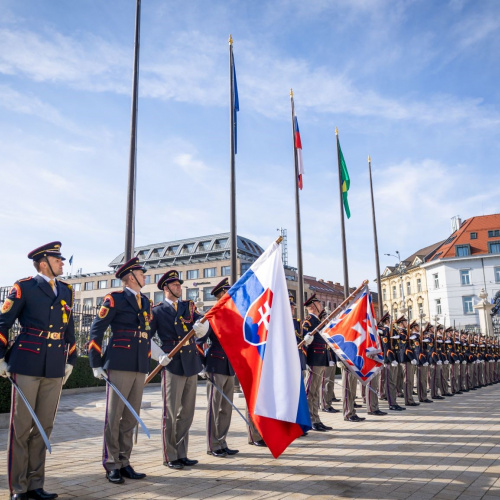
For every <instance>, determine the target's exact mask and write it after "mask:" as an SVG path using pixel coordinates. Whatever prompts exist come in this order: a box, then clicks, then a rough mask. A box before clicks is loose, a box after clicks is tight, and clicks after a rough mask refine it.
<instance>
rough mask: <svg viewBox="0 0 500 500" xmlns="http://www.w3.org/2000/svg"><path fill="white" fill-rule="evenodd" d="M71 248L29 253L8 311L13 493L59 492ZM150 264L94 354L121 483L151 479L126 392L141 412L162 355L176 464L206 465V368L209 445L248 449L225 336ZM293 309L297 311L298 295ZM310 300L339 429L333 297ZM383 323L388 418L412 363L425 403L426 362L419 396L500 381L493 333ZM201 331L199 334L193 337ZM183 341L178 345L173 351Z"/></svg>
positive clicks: (107, 445)
mask: <svg viewBox="0 0 500 500" xmlns="http://www.w3.org/2000/svg"><path fill="white" fill-rule="evenodd" d="M60 248H61V243H60V242H58V241H56V242H51V243H48V244H46V245H43V246H41V247H39V248H37V249H35V250H33V251H32V252H30V253H29V254H28V257H29V258H30V259H32V260H33V263H34V266H35V268H36V270H37V275H36V276H34V277H29V278H25V279H22V280H18V281H17V282H16V283H15V284H14V286H13V287H12V289H11V292H10V294H9V296H8V297H7V299H6V300H5V302H4V304H3V305H2V310H1V313H0V376H4V377H9V378H10V380H11V382H12V384H13V391H12V406H11V423H10V429H9V443H8V479H9V489H10V493H11V498H12V499H15V500H25V499H36V500H51V499H54V498H57V494H56V493H48V492H47V491H45V490H44V488H43V485H44V479H45V456H46V449H45V443H44V440H43V439H42V435H41V432H40V430H41V429H42V430H43V431H44V432H45V434H46V435H47V436H48V437H50V434H51V431H52V428H53V425H54V419H55V415H56V412H57V407H58V403H59V398H60V395H61V390H62V386H63V385H64V383H65V382H66V380H67V379H68V377H69V376H70V375H71V373H72V370H73V366H74V364H75V362H76V357H77V352H76V342H75V332H74V323H73V316H72V309H73V302H74V298H73V292H72V289H71V286H70V285H68V284H66V283H64V282H63V281H61V280H59V279H57V278H58V277H59V276H61V275H62V274H63V265H64V262H63V261H64V257H63V256H62V255H61V252H60ZM144 272H145V269H144V268H143V267H142V265H141V264H140V263H139V261H138V259H137V258H133V259H131V260H129V261H128V262H126V263H125V264H123V265H122V266H121V267H120V268H119V269H118V270H117V271H116V273H115V274H116V277H117V278H119V279H121V281H122V284H123V289H122V290H120V291H114V292H112V293H110V294H108V295H107V296H106V297H105V299H104V301H103V304H102V306H101V308H100V310H99V312H98V314H97V316H96V318H95V319H94V321H93V323H92V327H91V332H90V341H89V361H90V365H91V367H92V369H93V373H94V376H95V377H96V378H99V379H101V378H104V379H106V381H107V383H110V384H113V385H112V386H111V385H110V387H112V389H111V388H110V387H108V391H107V393H106V410H105V412H106V414H105V418H104V440H103V450H102V465H103V467H104V469H105V473H106V478H107V479H108V481H109V482H111V483H114V484H119V483H123V482H124V480H125V479H124V478H127V479H132V480H140V479H143V478H144V477H146V474H144V473H140V472H137V471H136V470H134V468H133V467H132V465H131V463H130V458H131V452H132V447H133V432H134V428H135V426H136V418H135V416H134V414H133V413H132V412H131V411H130V409H129V408H128V407H127V405H125V403H124V401H123V400H122V399H121V398H120V397H119V394H118V393H117V392H116V390H118V391H119V392H120V394H121V395H122V396H123V397H124V399H126V400H127V403H128V405H129V406H130V407H131V408H132V410H133V411H134V412H135V413H136V414H139V412H140V406H141V402H142V396H143V391H144V385H145V380H146V375H147V373H148V372H149V370H150V358H154V359H156V360H157V361H158V362H159V364H160V365H161V366H162V367H163V368H164V369H162V374H161V376H162V387H161V390H162V399H163V417H162V450H163V463H164V465H165V466H168V467H169V468H171V469H183V468H185V467H192V466H195V465H196V464H197V463H198V461H197V460H193V459H190V458H188V444H189V430H190V427H191V424H192V421H193V417H194V411H195V400H196V387H197V381H198V374H199V373H202V374H203V376H205V377H206V378H207V401H208V404H207V453H208V454H209V455H213V456H215V457H220V458H225V457H229V456H232V455H235V454H237V453H238V450H234V449H230V448H229V447H228V444H227V441H226V438H227V435H228V432H229V426H230V422H231V413H232V398H233V392H234V370H233V369H232V367H231V364H230V362H229V360H228V359H227V356H226V354H225V352H224V350H223V348H222V346H221V344H220V342H219V341H218V339H217V337H216V335H215V334H214V332H213V330H212V328H211V327H210V325H209V323H208V322H207V321H205V320H204V319H203V317H202V314H200V313H199V312H198V311H197V309H196V307H195V304H194V303H193V302H192V301H190V300H188V301H183V300H181V292H182V289H181V285H182V283H183V282H182V280H181V279H180V276H179V273H178V272H177V271H176V270H169V271H167V272H166V273H165V274H164V275H163V276H162V277H161V278H160V280H159V281H158V283H157V286H158V288H159V290H162V291H163V293H164V300H163V301H161V302H160V303H158V304H156V305H155V306H153V305H152V304H151V302H150V300H149V298H148V297H147V296H146V295H144V294H142V293H141V289H142V287H143V286H144V284H145V275H144ZM229 288H230V286H229V283H228V281H227V279H225V280H223V281H222V282H221V283H219V284H218V285H216V286H215V287H214V289H213V290H212V295H214V297H215V298H216V299H217V300H220V299H221V298H222V297H223V296H224V294H225V293H227V292H228V290H229ZM290 306H291V314H292V315H293V314H294V312H295V311H294V308H295V304H294V302H293V298H291V300H290ZM305 306H306V308H307V310H308V313H309V314H308V316H307V317H306V319H305V320H304V322H303V324H302V325H301V324H300V323H299V322H298V321H297V320H294V326H295V333H296V339H297V344H298V351H299V356H300V359H301V369H302V371H303V375H304V378H305V383H306V388H307V398H308V404H309V411H310V415H311V420H312V428H313V430H315V431H319V432H326V431H328V430H332V427H329V426H326V425H325V424H323V423H322V422H321V420H320V418H319V409H321V410H323V411H325V412H327V413H336V412H337V411H338V410H336V409H334V408H333V405H332V403H333V402H335V401H336V398H335V395H334V390H333V387H334V383H335V371H336V365H337V363H338V360H337V358H336V357H335V354H334V353H333V351H332V350H331V349H330V348H329V347H328V345H327V344H326V342H325V341H324V339H323V338H322V337H321V335H317V334H315V333H316V331H317V330H316V329H317V327H318V326H319V325H320V324H321V322H322V321H323V320H324V319H325V317H326V313H325V311H324V309H323V306H322V303H321V302H320V301H319V300H318V299H317V298H316V297H315V296H314V295H313V296H312V297H310V298H309V300H308V301H307V302H306V303H305ZM16 320H18V321H19V323H20V325H21V329H20V333H19V335H18V336H17V337H16V338H15V340H14V342H13V343H11V342H9V334H10V331H11V327H12V325H13V324H14V322H15V321H16ZM379 326H380V329H379V331H380V334H381V339H382V345H383V346H384V361H385V365H384V370H383V373H382V374H381V375H378V376H377V377H374V378H373V379H372V381H371V382H370V386H369V390H368V392H367V393H366V400H367V407H368V408H367V409H368V414H369V415H377V416H382V415H386V413H385V412H383V411H381V410H380V408H379V407H378V394H379V393H380V395H381V396H382V397H386V398H387V400H388V402H389V405H390V409H391V410H399V409H403V408H402V407H400V406H399V405H398V404H397V402H396V398H397V396H398V380H399V377H400V375H399V373H400V372H399V370H400V367H402V373H403V378H404V382H403V385H404V393H405V404H406V405H407V406H415V405H417V404H418V403H416V402H415V401H413V398H412V393H413V383H414V378H415V369H416V370H417V373H418V376H417V378H418V386H419V399H420V401H425V402H430V400H428V399H427V385H426V384H427V383H428V380H429V381H430V383H431V395H432V397H433V398H434V399H440V398H442V397H443V396H442V395H444V396H447V395H451V394H453V393H460V392H462V391H466V390H475V388H476V387H477V386H482V385H484V384H489V383H496V382H497V381H498V380H499V370H498V368H497V366H500V365H497V364H496V363H495V364H493V362H494V361H499V355H498V346H496V345H492V344H491V342H489V341H485V343H484V348H483V345H482V343H481V342H482V340H481V339H477V340H476V339H475V340H474V341H473V342H471V341H468V342H464V339H463V336H462V337H460V341H459V340H458V338H457V337H456V336H455V332H442V331H441V330H442V329H439V327H438V328H437V332H436V333H435V332H434V331H433V327H432V326H429V327H427V328H425V330H424V331H423V332H422V333H421V334H420V331H419V330H420V329H419V328H416V326H415V324H414V323H412V324H411V325H410V329H409V330H410V331H409V333H408V332H407V331H406V330H407V328H408V325H407V322H406V320H405V319H404V318H399V319H398V321H397V322H396V326H395V327H392V326H391V321H390V318H389V317H388V316H385V317H384V318H382V320H381V323H380V325H379ZM109 330H110V334H109V338H108V339H107V341H106V340H105V334H106V332H108V331H109ZM191 330H193V331H194V338H193V337H191V338H188V339H187V340H186V338H187V337H186V334H187V333H188V332H189V331H191ZM440 331H441V338H440ZM154 336H157V337H158V339H159V345H158V344H157V343H156V342H155V341H154V340H153V337H154ZM421 337H422V338H421ZM174 349H175V350H176V354H174V353H173V352H172V351H173V350H174ZM342 367H343V365H342ZM379 379H380V381H381V382H380V387H379ZM448 381H449V382H448ZM342 385H343V415H344V419H345V420H347V421H350V422H359V421H363V420H364V418H363V417H359V416H358V415H357V414H356V407H358V406H359V405H357V404H356V403H355V397H356V388H357V379H356V378H355V376H354V375H353V374H352V373H351V372H350V371H349V370H347V369H343V370H342ZM115 388H116V389H115ZM384 390H385V393H384ZM21 392H22V395H21ZM440 393H441V394H442V395H440ZM22 396H24V398H25V399H24V398H23V397H22ZM24 401H27V403H28V405H30V408H31V410H32V412H33V413H34V414H35V415H36V416H37V418H38V420H39V423H40V426H41V428H38V427H37V426H34V425H33V423H32V422H33V420H32V414H30V412H29V409H28V406H27V405H26V404H25V402H24ZM247 420H248V424H249V444H252V445H255V446H266V443H265V442H264V440H263V439H262V437H261V436H260V435H259V433H258V430H257V429H256V428H255V426H254V425H253V423H252V421H251V418H249V415H248V411H247Z"/></svg>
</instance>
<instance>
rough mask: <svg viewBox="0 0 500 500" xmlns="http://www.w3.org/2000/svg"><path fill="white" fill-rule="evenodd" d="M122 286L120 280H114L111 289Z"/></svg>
mask: <svg viewBox="0 0 500 500" xmlns="http://www.w3.org/2000/svg"><path fill="white" fill-rule="evenodd" d="M119 286H120V280H119V279H118V278H113V279H112V280H111V288H118V287H119Z"/></svg>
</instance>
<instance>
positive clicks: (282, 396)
mask: <svg viewBox="0 0 500 500" xmlns="http://www.w3.org/2000/svg"><path fill="white" fill-rule="evenodd" d="M205 317H206V318H207V319H208V320H209V321H210V325H211V326H212V329H213V331H214V332H215V334H216V335H217V338H218V339H219V341H220V343H221V345H222V347H223V349H224V351H225V352H226V354H227V357H228V358H229V361H230V362H231V364H232V366H233V368H234V371H235V373H236V376H237V377H238V380H239V381H240V383H241V387H242V389H243V392H244V394H245V399H246V401H247V405H248V412H249V414H250V416H251V418H252V421H253V423H254V424H255V426H256V427H257V429H258V431H259V432H260V434H261V436H262V438H263V439H264V441H265V442H266V444H267V446H268V447H269V450H270V451H271V453H272V454H273V456H274V457H275V458H278V457H279V456H280V455H281V453H283V451H284V450H285V449H286V448H287V447H288V445H289V444H290V443H291V442H292V441H294V440H295V439H296V438H297V437H299V436H301V435H302V434H303V433H304V432H305V431H307V430H309V429H310V428H311V418H310V416H309V410H308V407H307V397H306V392H305V389H304V383H303V380H302V372H301V369H300V359H299V351H298V349H297V342H296V340H295V332H294V326H293V321H292V315H291V312H290V301H289V298H288V290H287V285H286V279H285V272H284V269H283V263H282V260H281V249H280V246H279V244H278V243H276V242H275V243H273V244H272V245H271V246H270V247H269V248H268V249H267V250H266V251H265V252H264V253H263V254H262V255H261V256H260V257H259V259H258V260H257V261H256V262H255V263H254V264H253V265H252V266H251V267H250V269H248V271H247V272H246V273H245V274H244V275H243V276H242V277H241V278H240V279H239V280H238V281H237V282H236V283H235V284H234V285H233V286H232V287H231V289H230V290H229V291H228V293H227V294H226V295H224V297H223V298H222V299H221V300H219V302H217V304H216V305H215V306H214V307H213V308H212V309H211V310H210V311H209V312H208V313H207V314H206V316H205Z"/></svg>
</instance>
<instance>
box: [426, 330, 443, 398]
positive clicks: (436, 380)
mask: <svg viewBox="0 0 500 500" xmlns="http://www.w3.org/2000/svg"><path fill="white" fill-rule="evenodd" d="M427 329H428V331H429V338H430V339H431V346H430V349H429V364H430V367H431V370H430V376H429V379H430V386H431V397H432V399H444V397H443V396H441V395H440V394H439V392H440V389H441V367H442V365H443V360H442V359H441V344H442V343H443V340H442V338H439V335H438V334H436V333H435V332H434V326H433V325H431V324H430V323H429V324H428V325H427ZM439 329H441V330H442V329H443V327H442V326H440V325H439V326H438V331H439ZM441 392H442V389H441Z"/></svg>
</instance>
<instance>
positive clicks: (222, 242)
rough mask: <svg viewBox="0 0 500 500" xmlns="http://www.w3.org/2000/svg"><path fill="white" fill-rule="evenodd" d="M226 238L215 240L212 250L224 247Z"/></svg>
mask: <svg viewBox="0 0 500 500" xmlns="http://www.w3.org/2000/svg"><path fill="white" fill-rule="evenodd" d="M227 242H228V239H227V238H222V239H220V240H215V243H214V248H213V249H214V250H221V249H223V248H226V246H227Z"/></svg>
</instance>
